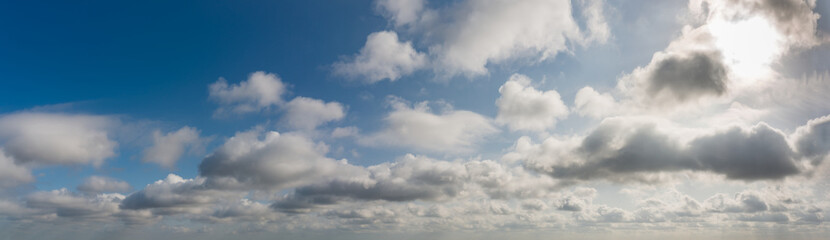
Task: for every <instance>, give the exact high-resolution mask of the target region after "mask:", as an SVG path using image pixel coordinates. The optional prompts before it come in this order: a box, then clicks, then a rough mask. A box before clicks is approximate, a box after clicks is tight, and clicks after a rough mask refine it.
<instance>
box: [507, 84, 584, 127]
mask: <svg viewBox="0 0 830 240" xmlns="http://www.w3.org/2000/svg"><path fill="white" fill-rule="evenodd" d="M530 82H531V80H530V78H528V77H527V76H524V75H520V74H513V76H510V79H509V80H508V81H507V82H505V83H504V85H502V86H501V87H499V93H501V97H499V99H497V100H496V106H498V108H499V114H498V116H497V117H496V122H498V123H501V124H507V126H509V127H510V129H511V130H514V131H515V130H531V131H544V130H549V129H553V128H554V127H555V126H556V121H557V120H558V119H563V118H565V117H567V116H568V107H567V106H565V103H564V102H562V98H561V97H560V96H559V93H558V92H556V91H554V90H550V91H544V92H542V91H539V90H536V89H535V88H533V87H532V86H530Z"/></svg>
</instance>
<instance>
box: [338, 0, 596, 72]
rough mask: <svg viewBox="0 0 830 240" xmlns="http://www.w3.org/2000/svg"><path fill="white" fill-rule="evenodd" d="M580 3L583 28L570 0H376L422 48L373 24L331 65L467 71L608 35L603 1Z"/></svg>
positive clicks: (546, 54)
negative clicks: (433, 3)
mask: <svg viewBox="0 0 830 240" xmlns="http://www.w3.org/2000/svg"><path fill="white" fill-rule="evenodd" d="M580 3H581V4H580V7H581V9H582V11H581V13H580V14H582V15H583V16H582V17H583V19H584V21H585V23H584V25H585V26H586V28H587V29H586V31H587V32H588V33H587V34H586V33H583V30H582V29H580V24H579V23H578V22H577V20H575V19H574V17H573V15H574V13H573V12H572V9H573V7H574V6H572V5H571V1H568V0H530V1H502V0H500V1H484V2H482V1H461V2H458V3H453V4H450V5H449V6H448V7H443V8H437V9H431V8H429V4H428V3H427V2H426V1H423V0H379V1H376V6H377V9H378V10H379V12H380V14H381V15H383V16H385V17H386V18H387V19H389V21H390V22H391V23H392V24H393V25H394V26H395V27H396V28H397V29H399V30H406V31H407V32H409V33H412V35H413V36H414V37H415V39H416V40H419V41H420V42H422V43H423V44H425V45H428V55H427V54H423V53H419V52H418V51H417V50H415V49H413V48H412V43H410V42H406V43H400V42H399V41H398V39H397V34H396V33H394V32H389V31H383V32H377V33H373V34H371V35H369V39H368V41H367V42H366V46H364V47H363V49H361V50H360V53H359V54H358V55H357V56H355V57H354V59H353V60H350V61H349V62H339V63H336V64H335V65H334V67H335V73H337V74H342V75H345V76H348V77H352V78H355V77H363V78H366V81H367V82H369V83H373V82H377V81H381V80H383V79H390V80H392V81H394V80H395V79H397V78H399V77H401V76H403V75H408V74H411V73H412V72H414V71H415V70H417V69H419V68H423V67H427V65H429V66H431V68H432V70H433V71H434V72H435V73H436V74H439V75H442V76H446V77H452V76H455V75H466V76H468V77H472V76H477V75H482V74H487V73H488V70H487V68H488V66H489V65H493V64H501V63H505V62H508V61H513V60H522V61H526V60H528V59H530V60H532V61H544V60H546V59H551V58H554V57H555V56H556V55H557V54H559V53H560V52H564V51H567V50H568V46H569V43H576V44H580V45H587V44H589V43H592V42H599V43H604V42H605V41H606V40H607V39H608V38H610V35H611V34H610V30H609V27H608V24H607V22H606V20H605V17H604V2H603V1H600V0H590V1H581V2H580ZM427 62H430V63H431V64H427Z"/></svg>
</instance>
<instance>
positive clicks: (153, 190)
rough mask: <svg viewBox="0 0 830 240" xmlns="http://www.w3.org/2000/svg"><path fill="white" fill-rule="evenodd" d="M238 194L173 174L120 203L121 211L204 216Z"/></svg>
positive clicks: (197, 179) (203, 180) (199, 180)
mask: <svg viewBox="0 0 830 240" xmlns="http://www.w3.org/2000/svg"><path fill="white" fill-rule="evenodd" d="M241 196H242V194H240V193H238V192H232V191H220V190H214V189H210V188H207V187H206V186H205V178H202V177H197V178H192V179H184V178H182V177H180V176H178V175H175V174H172V173H171V174H169V175H167V177H166V178H164V179H162V180H158V181H156V182H154V183H152V184H148V185H147V186H145V187H144V189H142V190H141V191H138V192H134V193H132V194H130V195H129V196H127V197H126V198H124V200H123V201H121V203H120V205H119V206H120V208H121V209H128V210H150V211H152V213H153V214H154V215H171V214H181V213H205V212H208V211H210V208H211V207H212V206H211V204H215V203H216V202H218V201H220V200H221V199H238V198H240V197H241Z"/></svg>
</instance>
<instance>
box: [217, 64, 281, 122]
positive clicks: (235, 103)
mask: <svg viewBox="0 0 830 240" xmlns="http://www.w3.org/2000/svg"><path fill="white" fill-rule="evenodd" d="M285 88H286V86H285V84H284V83H283V82H282V80H281V79H280V78H279V77H277V75H275V74H273V73H266V72H262V71H259V72H254V73H252V74H251V75H250V76H248V80H246V81H242V82H239V83H238V84H233V85H228V82H227V81H225V79H224V78H219V81H216V82H215V83H213V84H211V85H210V86H209V90H210V98H211V99H213V100H214V101H216V102H218V103H219V104H220V105H221V106H220V107H219V109H217V110H216V114H226V113H227V112H233V113H250V112H257V111H261V110H263V109H268V108H270V107H272V106H275V105H278V104H281V103H282V102H283V99H282V95H283V94H285V92H286V89H285Z"/></svg>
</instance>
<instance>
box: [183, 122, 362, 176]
mask: <svg viewBox="0 0 830 240" xmlns="http://www.w3.org/2000/svg"><path fill="white" fill-rule="evenodd" d="M262 135H263V134H262V133H261V132H260V131H259V130H252V131H248V132H241V133H237V134H236V135H235V136H234V137H232V138H230V139H228V140H227V141H226V142H225V144H224V145H222V146H221V147H219V149H218V150H216V151H215V152H214V153H212V154H210V155H209V156H207V157H206V158H205V159H204V160H202V163H201V164H199V174H200V175H201V176H204V177H206V178H207V184H208V185H209V186H210V187H212V188H221V189H242V190H250V189H282V188H288V187H296V186H300V185H304V184H309V183H312V182H316V181H321V180H324V179H326V178H327V177H328V176H331V175H333V174H337V173H348V171H349V170H351V167H349V165H347V164H345V163H342V162H338V161H335V160H334V159H331V158H327V157H326V156H325V154H326V151H327V146H325V145H317V144H314V143H313V142H311V140H309V139H307V138H305V137H303V136H301V135H297V134H290V133H289V134H280V133H277V132H267V133H265V134H264V138H263V139H260V136H262Z"/></svg>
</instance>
